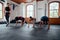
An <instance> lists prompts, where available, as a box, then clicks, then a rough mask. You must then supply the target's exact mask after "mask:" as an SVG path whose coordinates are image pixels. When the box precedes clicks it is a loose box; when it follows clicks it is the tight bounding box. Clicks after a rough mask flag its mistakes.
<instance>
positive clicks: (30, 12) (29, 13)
mask: <svg viewBox="0 0 60 40" xmlns="http://www.w3.org/2000/svg"><path fill="white" fill-rule="evenodd" d="M30 16H32V17H34V6H33V5H28V6H27V17H30Z"/></svg>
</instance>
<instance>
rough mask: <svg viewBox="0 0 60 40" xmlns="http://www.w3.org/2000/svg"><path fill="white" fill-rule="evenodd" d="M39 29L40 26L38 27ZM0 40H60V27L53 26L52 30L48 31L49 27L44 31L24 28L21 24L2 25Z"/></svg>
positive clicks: (45, 27) (25, 26) (43, 29)
mask: <svg viewBox="0 0 60 40" xmlns="http://www.w3.org/2000/svg"><path fill="white" fill-rule="evenodd" d="M37 27H38V25H37ZM0 40H60V25H51V27H50V30H47V25H46V26H44V27H43V28H42V29H40V28H32V25H30V27H29V28H28V27H27V24H24V26H23V27H21V26H20V24H18V25H15V24H10V25H9V26H8V27H6V24H0Z"/></svg>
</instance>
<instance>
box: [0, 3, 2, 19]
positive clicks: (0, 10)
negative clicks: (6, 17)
mask: <svg viewBox="0 0 60 40" xmlns="http://www.w3.org/2000/svg"><path fill="white" fill-rule="evenodd" d="M0 18H2V4H1V3H0Z"/></svg>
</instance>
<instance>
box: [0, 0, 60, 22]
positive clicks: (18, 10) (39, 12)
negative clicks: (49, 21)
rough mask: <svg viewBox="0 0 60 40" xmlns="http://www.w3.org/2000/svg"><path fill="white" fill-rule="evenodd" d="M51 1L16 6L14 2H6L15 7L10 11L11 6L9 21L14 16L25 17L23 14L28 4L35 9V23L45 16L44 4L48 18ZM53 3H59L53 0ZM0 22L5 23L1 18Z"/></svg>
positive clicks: (45, 0) (8, 0)
mask: <svg viewBox="0 0 60 40" xmlns="http://www.w3.org/2000/svg"><path fill="white" fill-rule="evenodd" d="M51 1H54V0H49V1H48V2H47V0H44V1H39V2H36V1H34V2H32V3H21V4H17V3H15V2H12V1H10V0H7V2H8V3H13V4H15V5H17V6H16V7H15V10H13V9H12V5H11V14H10V20H12V19H14V18H15V17H16V16H23V17H25V15H23V14H26V6H27V5H28V4H33V5H34V7H35V18H36V19H37V21H40V18H41V17H42V16H44V15H45V4H46V15H47V16H48V3H49V2H51ZM55 1H60V0H55ZM0 21H6V20H5V18H3V19H0Z"/></svg>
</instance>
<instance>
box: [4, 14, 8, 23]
mask: <svg viewBox="0 0 60 40" xmlns="http://www.w3.org/2000/svg"><path fill="white" fill-rule="evenodd" d="M5 18H6V21H7V23H9V15H5Z"/></svg>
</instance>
